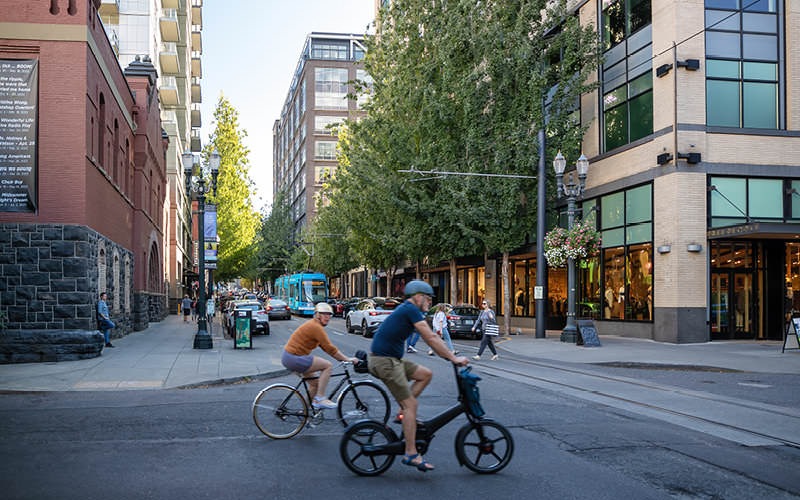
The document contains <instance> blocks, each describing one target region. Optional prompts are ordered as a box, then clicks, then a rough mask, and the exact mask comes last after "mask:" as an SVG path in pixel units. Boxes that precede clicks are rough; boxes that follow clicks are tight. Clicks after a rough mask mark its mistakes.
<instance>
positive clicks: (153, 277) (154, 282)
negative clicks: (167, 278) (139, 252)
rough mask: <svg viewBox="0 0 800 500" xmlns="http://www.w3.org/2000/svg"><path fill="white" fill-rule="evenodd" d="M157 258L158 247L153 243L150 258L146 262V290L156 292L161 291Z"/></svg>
mask: <svg viewBox="0 0 800 500" xmlns="http://www.w3.org/2000/svg"><path fill="white" fill-rule="evenodd" d="M160 267H161V266H160V260H159V258H158V245H156V243H155V242H153V244H152V245H151V246H150V257H149V259H148V262H147V290H148V291H151V292H158V291H160V290H161V278H160V277H161V269H160Z"/></svg>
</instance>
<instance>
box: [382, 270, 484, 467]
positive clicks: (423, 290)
mask: <svg viewBox="0 0 800 500" xmlns="http://www.w3.org/2000/svg"><path fill="white" fill-rule="evenodd" d="M404 293H405V296H406V297H407V298H406V300H405V301H404V302H403V303H402V304H400V305H399V306H397V307H396V308H395V310H394V311H392V314H390V315H389V317H388V318H386V320H384V322H383V323H381V326H380V327H378V330H377V331H376V332H375V337H374V338H373V339H372V347H371V352H370V355H369V360H368V365H369V371H370V373H372V375H374V376H375V377H377V378H378V379H380V380H381V381H383V383H384V384H386V387H387V388H388V389H389V392H391V393H392V396H394V398H395V399H396V400H397V402H398V403H400V408H401V409H402V410H401V411H402V423H403V435H404V436H405V445H406V450H405V453H406V454H405V457H403V460H402V462H403V463H404V464H405V465H410V466H412V467H416V468H417V469H418V470H420V471H423V472H425V471H429V470H433V468H434V467H433V465H431V464H429V463H428V462H426V461H425V459H424V458H423V457H422V455H420V454H419V453H418V452H417V445H416V437H417V408H418V407H419V404H418V402H417V398H418V397H419V395H420V394H421V393H422V391H423V390H424V389H425V387H427V385H428V384H429V383H430V381H431V378H433V372H432V371H431V370H430V369H429V368H426V367H424V366H422V365H418V364H416V363H414V362H413V361H408V360H405V359H403V354H405V351H406V349H405V342H406V339H407V338H408V337H409V336H410V335H411V334H412V333H413V332H414V330H415V329H416V331H418V332H419V334H420V335H421V336H422V338H423V340H425V342H426V343H427V344H428V345H429V346H430V347H431V349H433V351H434V352H435V353H436V354H438V355H439V356H441V357H442V358H444V359H446V360H448V361H450V362H452V363H455V364H457V365H466V364H467V363H468V362H469V361H468V360H467V358H465V357H457V356H455V355H454V354H453V353H452V352H451V351H450V350H449V349H448V348H447V346H446V345H445V344H444V342H443V341H442V339H441V338H439V336H438V335H436V334H435V333H434V332H433V330H431V327H430V326H428V323H427V322H426V321H425V312H427V311H428V309H430V307H431V302H432V300H433V288H431V286H430V285H429V284H428V283H426V282H424V281H421V280H413V281H409V282H408V284H407V285H406V287H405V290H404ZM409 381H411V382H412V384H411V386H410V387H409V385H408V382H409ZM398 417H400V415H398Z"/></svg>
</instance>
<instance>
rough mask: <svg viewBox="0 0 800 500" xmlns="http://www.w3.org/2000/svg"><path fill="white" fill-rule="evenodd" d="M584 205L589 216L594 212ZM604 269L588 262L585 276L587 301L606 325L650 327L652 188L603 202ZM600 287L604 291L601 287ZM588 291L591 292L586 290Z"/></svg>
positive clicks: (627, 191) (601, 201)
mask: <svg viewBox="0 0 800 500" xmlns="http://www.w3.org/2000/svg"><path fill="white" fill-rule="evenodd" d="M590 204H591V202H589V204H584V207H583V208H584V211H586V210H587V208H589V205H590ZM599 214H600V221H599V223H600V230H601V231H602V235H603V243H602V246H603V249H602V252H601V256H600V263H601V266H602V268H601V269H600V273H599V274H598V273H596V265H595V263H593V262H587V265H586V266H585V269H588V271H582V277H583V276H584V275H585V272H588V273H589V276H590V277H594V276H597V279H591V278H590V279H588V280H587V281H588V283H584V286H583V289H582V290H583V293H584V297H585V298H584V299H583V301H584V302H586V303H587V304H590V305H591V307H592V308H593V309H592V310H594V311H597V312H598V313H599V312H600V310H602V317H603V319H614V320H627V321H651V320H652V319H653V313H652V311H653V306H652V304H653V243H652V241H653V223H652V220H653V201H652V186H651V185H650V184H646V185H644V186H638V187H635V188H632V189H628V190H626V191H620V192H617V193H612V194H609V195H606V196H603V197H602V198H601V199H600V210H599ZM597 281H599V282H600V283H602V287H600V286H599V283H597ZM587 285H588V287H587Z"/></svg>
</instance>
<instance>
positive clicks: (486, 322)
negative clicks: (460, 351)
mask: <svg viewBox="0 0 800 500" xmlns="http://www.w3.org/2000/svg"><path fill="white" fill-rule="evenodd" d="M481 307H483V311H481V314H480V315H479V316H478V319H477V320H476V321H475V324H474V325H472V331H473V332H474V331H475V330H476V329H477V328H478V327H479V326H480V327H481V331H482V332H483V336H482V337H481V346H480V347H479V348H478V354H476V355H475V356H472V359H474V360H476V361H479V360H480V359H481V354H483V351H484V350H485V349H486V346H489V350H490V351H492V361H494V360H496V359H497V358H498V357H499V354H497V349H495V348H494V342H492V337H495V336H497V318H496V317H495V315H494V311H492V308H491V307H490V304H489V301H488V300H484V301H483V303H481ZM487 327H494V328H487Z"/></svg>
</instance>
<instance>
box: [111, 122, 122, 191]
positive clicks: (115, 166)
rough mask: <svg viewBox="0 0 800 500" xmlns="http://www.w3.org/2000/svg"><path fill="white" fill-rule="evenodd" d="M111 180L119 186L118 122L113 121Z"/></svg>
mask: <svg viewBox="0 0 800 500" xmlns="http://www.w3.org/2000/svg"><path fill="white" fill-rule="evenodd" d="M111 161H112V166H111V178H112V179H113V180H114V183H115V184H117V185H119V184H120V182H119V122H118V121H117V119H116V118H115V119H114V151H113V153H112V156H111Z"/></svg>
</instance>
